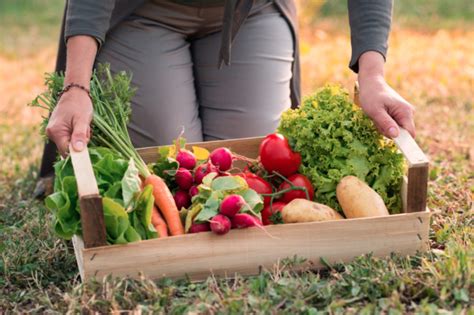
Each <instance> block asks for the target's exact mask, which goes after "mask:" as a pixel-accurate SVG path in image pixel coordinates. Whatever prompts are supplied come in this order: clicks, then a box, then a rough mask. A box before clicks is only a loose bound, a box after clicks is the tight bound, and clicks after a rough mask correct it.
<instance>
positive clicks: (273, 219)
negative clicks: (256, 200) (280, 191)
mask: <svg viewBox="0 0 474 315" xmlns="http://www.w3.org/2000/svg"><path fill="white" fill-rule="evenodd" d="M284 206H286V203H284V202H281V201H276V202H274V203H273V204H272V207H271V209H270V205H269V204H268V205H266V206H265V207H264V208H263V210H262V212H261V214H262V223H263V225H270V224H278V223H283V219H282V218H281V210H282V209H283V207H284Z"/></svg>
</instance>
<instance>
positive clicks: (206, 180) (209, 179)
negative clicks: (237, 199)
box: [202, 172, 219, 188]
mask: <svg viewBox="0 0 474 315" xmlns="http://www.w3.org/2000/svg"><path fill="white" fill-rule="evenodd" d="M217 175H219V174H217V173H216V172H211V173H209V174H207V175H206V176H204V178H203V179H202V185H203V186H205V187H209V188H211V185H212V181H213V180H214V178H216V176H217Z"/></svg>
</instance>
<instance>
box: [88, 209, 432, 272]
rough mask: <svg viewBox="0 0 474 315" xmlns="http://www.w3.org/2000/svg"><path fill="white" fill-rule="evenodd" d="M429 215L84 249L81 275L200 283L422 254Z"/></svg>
mask: <svg viewBox="0 0 474 315" xmlns="http://www.w3.org/2000/svg"><path fill="white" fill-rule="evenodd" d="M429 217H430V213H429V212H427V211H425V212H420V213H416V214H415V213H412V214H399V215H391V216H389V217H379V218H361V219H346V220H338V221H327V222H313V223H299V224H285V225H274V226H268V227H267V231H268V232H269V233H270V234H271V235H272V236H273V238H271V237H269V236H268V235H266V234H265V233H264V232H263V231H261V230H260V229H258V228H249V229H244V230H231V231H230V232H229V233H228V234H227V235H224V236H217V235H215V234H213V233H211V232H206V233H199V234H187V235H182V236H175V237H170V238H165V239H155V240H147V241H142V242H136V243H130V244H126V245H113V246H104V247H98V248H91V249H85V250H84V252H83V255H84V260H83V264H84V276H85V278H86V279H88V278H91V277H94V276H95V277H97V278H99V279H100V278H102V277H104V276H106V275H107V274H112V275H114V276H119V277H122V276H130V277H133V278H138V277H139V275H140V273H143V274H144V275H146V276H148V277H151V278H161V277H171V278H182V277H185V276H189V277H190V278H191V279H192V280H204V279H205V278H206V277H208V276H209V274H211V273H213V274H215V275H217V276H233V275H234V274H235V273H239V274H241V275H252V274H257V273H258V272H259V270H260V268H261V267H265V268H271V267H272V266H273V265H274V264H275V263H277V262H278V261H280V260H281V259H284V258H287V257H293V256H294V255H297V256H298V257H303V258H307V259H309V260H310V261H311V262H312V265H313V267H314V268H316V269H318V268H324V265H323V264H322V263H321V261H320V259H321V258H322V257H324V258H326V259H327V260H328V261H329V262H331V263H333V262H348V261H350V260H351V259H353V258H354V257H356V256H358V255H361V254H366V253H370V252H372V253H373V254H374V255H375V256H377V257H385V256H387V255H389V254H390V253H392V252H397V253H400V254H402V255H406V254H414V253H415V252H416V251H417V250H426V248H427V246H428V245H427V242H428V231H429V221H430V220H429Z"/></svg>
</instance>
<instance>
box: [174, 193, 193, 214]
mask: <svg viewBox="0 0 474 315" xmlns="http://www.w3.org/2000/svg"><path fill="white" fill-rule="evenodd" d="M173 198H174V202H175V203H176V207H177V208H178V210H180V209H181V208H187V207H189V206H190V205H191V197H189V194H188V192H187V191H184V190H178V191H176V192H175V193H174V195H173Z"/></svg>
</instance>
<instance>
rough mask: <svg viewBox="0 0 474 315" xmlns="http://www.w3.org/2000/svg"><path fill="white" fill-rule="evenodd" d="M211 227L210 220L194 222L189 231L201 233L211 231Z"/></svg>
mask: <svg viewBox="0 0 474 315" xmlns="http://www.w3.org/2000/svg"><path fill="white" fill-rule="evenodd" d="M210 230H211V227H210V225H209V222H206V223H194V224H193V225H191V227H190V228H189V233H201V232H207V231H210Z"/></svg>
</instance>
